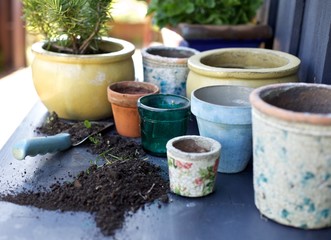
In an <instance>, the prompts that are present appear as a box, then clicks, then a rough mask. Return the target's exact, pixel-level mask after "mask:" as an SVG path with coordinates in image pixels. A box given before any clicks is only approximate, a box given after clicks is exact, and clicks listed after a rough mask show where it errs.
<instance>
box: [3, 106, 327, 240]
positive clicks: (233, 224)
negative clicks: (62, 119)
mask: <svg viewBox="0 0 331 240" xmlns="http://www.w3.org/2000/svg"><path fill="white" fill-rule="evenodd" d="M46 113H47V110H46V109H45V107H44V106H43V105H42V104H41V103H40V102H38V103H37V104H36V105H35V106H34V107H33V108H32V110H31V111H30V112H29V113H28V115H27V116H26V118H25V119H24V120H23V122H22V123H21V125H20V126H19V127H18V128H17V129H16V131H15V132H14V133H13V135H12V136H11V137H10V139H9V140H8V141H7V143H6V144H5V145H4V147H3V148H2V149H1V151H0V191H1V193H4V192H7V191H13V192H19V191H21V190H22V189H23V188H26V189H34V188H35V187H36V186H37V185H42V186H45V187H47V186H50V185H51V184H52V183H54V181H55V180H54V179H58V180H59V179H60V180H61V181H67V180H70V177H69V175H75V174H77V173H79V172H80V171H81V170H84V169H86V168H87V167H88V166H89V165H90V160H91V159H93V156H92V155H90V154H89V153H87V152H86V149H85V148H84V145H83V146H79V147H75V148H71V149H70V150H68V151H65V152H61V153H56V154H47V155H44V156H36V157H27V158H26V160H23V161H18V160H16V159H14V158H13V156H12V154H11V146H12V144H13V143H14V142H16V141H17V140H19V139H22V138H26V137H31V136H33V135H34V132H33V130H34V129H35V127H36V126H38V125H39V124H40V123H41V121H43V119H44V117H45V115H46ZM188 133H189V134H197V128H196V123H195V122H194V121H192V122H191V124H190V129H189V132H188ZM150 160H151V161H152V162H153V163H155V164H158V165H160V166H161V167H162V168H163V169H164V170H165V171H167V162H166V159H165V158H155V157H151V156H150ZM68 172H70V174H68ZM252 180H253V179H252V165H251V164H250V165H249V166H248V167H247V168H246V170H245V171H243V172H241V173H237V174H218V176H217V182H216V191H215V192H214V193H213V194H211V195H209V196H206V197H203V198H184V197H180V196H176V195H174V194H169V196H170V199H171V202H170V203H169V204H163V205H162V207H161V208H159V207H158V204H156V203H155V204H151V205H148V206H147V207H145V209H144V210H138V212H137V213H135V214H133V215H131V216H128V217H126V220H125V223H124V226H123V228H122V229H119V230H118V231H117V232H116V234H115V236H114V237H113V239H144V240H149V239H153V240H154V239H161V240H162V239H181V240H185V239H190V240H192V239H246V240H248V239H254V240H259V239H261V240H262V239H263V240H265V239H269V240H272V239H275V240H279V239H291V240H294V239H298V240H299V239H300V240H308V239H311V240H313V239H319V240H323V239H325V240H326V239H331V228H328V229H322V230H302V229H296V228H292V227H287V226H284V225H280V224H278V223H275V222H274V221H272V220H269V219H267V218H265V217H263V216H261V215H260V213H259V211H258V210H257V208H256V207H255V205H254V191H253V181H252ZM0 239H1V240H2V239H48V240H50V239H61V240H65V239H70V240H72V239H112V238H111V237H109V238H107V237H104V236H103V235H102V234H101V233H100V231H99V229H98V228H97V227H96V225H95V222H94V218H93V216H91V215H90V214H88V213H73V212H60V211H45V210H41V209H37V208H34V207H28V206H18V205H15V204H12V203H7V202H1V201H0Z"/></svg>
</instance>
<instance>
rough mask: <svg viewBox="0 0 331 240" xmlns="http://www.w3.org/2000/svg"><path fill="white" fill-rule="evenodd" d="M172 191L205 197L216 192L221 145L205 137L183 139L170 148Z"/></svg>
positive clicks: (168, 150) (168, 152) (169, 142)
mask: <svg viewBox="0 0 331 240" xmlns="http://www.w3.org/2000/svg"><path fill="white" fill-rule="evenodd" d="M166 147H167V159H168V167H169V180H170V190H171V191H172V192H173V193H176V194H178V195H181V196H186V197H202V196H206V195H208V194H211V193H212V192H213V191H214V187H215V182H216V176H217V167H218V164H219V157H220V151H221V144H220V143H219V142H217V141H216V140H214V139H211V138H207V137H201V136H191V135H190V136H180V137H176V138H173V139H170V140H169V141H168V143H167V145H166Z"/></svg>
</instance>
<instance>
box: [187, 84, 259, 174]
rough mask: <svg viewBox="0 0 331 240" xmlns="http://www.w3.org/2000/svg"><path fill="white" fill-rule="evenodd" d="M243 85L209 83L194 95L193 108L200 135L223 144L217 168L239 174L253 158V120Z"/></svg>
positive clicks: (195, 91)
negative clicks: (211, 84)
mask: <svg viewBox="0 0 331 240" xmlns="http://www.w3.org/2000/svg"><path fill="white" fill-rule="evenodd" d="M252 90H253V89H252V88H248V87H241V86H225V85H218V86H208V87H202V88H199V89H196V90H194V91H193V92H192V95H191V111H192V113H193V114H194V115H195V116H196V119H197V123H198V129H199V134H200V135H201V136H205V137H210V138H213V139H215V140H217V141H218V142H220V143H221V144H222V152H221V161H220V164H219V166H218V171H219V172H222V173H237V172H240V171H242V170H244V169H245V168H246V166H247V164H248V162H249V161H250V159H251V157H252V119H251V105H250V103H249V94H250V93H251V91H252Z"/></svg>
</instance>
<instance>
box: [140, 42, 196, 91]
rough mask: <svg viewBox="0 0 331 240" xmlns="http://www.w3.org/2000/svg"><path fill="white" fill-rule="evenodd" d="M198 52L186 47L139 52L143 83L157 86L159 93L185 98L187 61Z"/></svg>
mask: <svg viewBox="0 0 331 240" xmlns="http://www.w3.org/2000/svg"><path fill="white" fill-rule="evenodd" d="M197 53H198V51H196V50H194V49H191V48H186V47H165V46H153V47H148V48H144V49H142V51H141V54H142V58H143V68H144V81H145V82H151V83H154V84H156V85H157V86H159V88H160V93H163V94H175V95H181V96H184V97H185V96H186V79H187V74H188V72H189V69H188V67H187V60H188V58H189V57H191V56H192V55H194V54H197Z"/></svg>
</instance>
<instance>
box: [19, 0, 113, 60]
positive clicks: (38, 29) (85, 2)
mask: <svg viewBox="0 0 331 240" xmlns="http://www.w3.org/2000/svg"><path fill="white" fill-rule="evenodd" d="M22 3H23V18H24V20H25V21H26V27H27V30H28V31H30V32H32V33H36V34H42V35H43V36H44V38H45V40H46V41H47V42H48V43H49V44H48V46H47V47H48V49H49V50H53V51H58V52H66V53H73V54H86V53H96V52H98V51H99V49H98V44H97V43H98V40H99V39H100V37H101V36H102V35H103V34H105V33H106V31H107V28H108V26H107V24H108V22H109V21H111V20H112V17H111V14H110V10H111V3H112V0H22Z"/></svg>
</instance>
